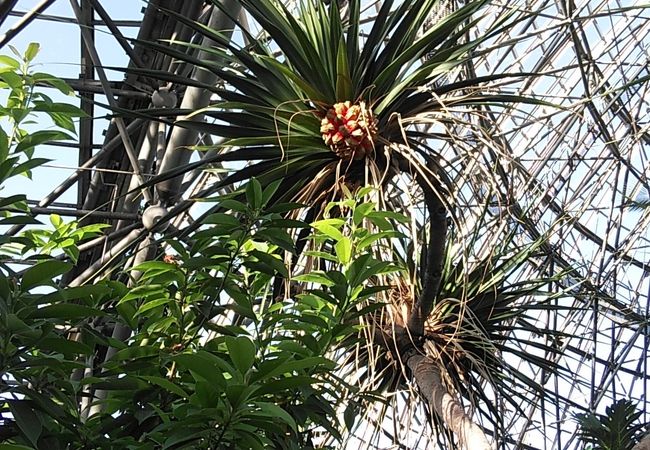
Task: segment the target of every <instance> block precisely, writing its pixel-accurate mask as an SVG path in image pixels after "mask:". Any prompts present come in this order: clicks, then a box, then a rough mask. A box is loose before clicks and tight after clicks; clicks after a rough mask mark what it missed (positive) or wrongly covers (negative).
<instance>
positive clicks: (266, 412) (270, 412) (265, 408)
mask: <svg viewBox="0 0 650 450" xmlns="http://www.w3.org/2000/svg"><path fill="white" fill-rule="evenodd" d="M253 408H257V410H255V409H253V410H252V411H250V412H249V413H248V414H254V415H256V416H263V417H269V418H271V419H278V420H280V421H282V422H284V423H286V424H287V425H289V427H291V429H292V430H293V431H294V432H297V431H298V427H297V425H296V421H295V420H294V419H293V417H291V416H290V415H289V413H288V412H286V411H285V410H284V409H282V408H280V407H279V406H278V405H274V404H273V403H268V402H253Z"/></svg>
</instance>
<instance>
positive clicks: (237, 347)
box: [226, 336, 256, 375]
mask: <svg viewBox="0 0 650 450" xmlns="http://www.w3.org/2000/svg"><path fill="white" fill-rule="evenodd" d="M226 347H228V354H229V355H230V359H231V360H232V362H233V364H234V365H235V367H236V368H237V370H238V371H239V373H241V374H242V375H245V374H246V372H248V371H249V370H250V368H251V367H253V363H254V362H255V352H256V349H255V344H254V343H253V341H251V340H250V339H248V338H247V337H243V336H238V337H233V336H226Z"/></svg>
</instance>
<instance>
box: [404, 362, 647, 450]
mask: <svg viewBox="0 0 650 450" xmlns="http://www.w3.org/2000/svg"><path fill="white" fill-rule="evenodd" d="M407 364H408V366H409V368H410V369H411V372H412V374H413V379H414V380H415V382H416V384H417V385H418V388H419V389H420V392H421V393H422V395H423V396H424V397H425V398H426V399H427V401H428V402H429V406H430V407H431V409H432V410H433V411H434V412H435V414H437V415H438V417H439V418H440V419H442V421H443V422H444V423H445V425H447V427H449V429H450V430H452V431H453V432H454V433H455V434H456V436H457V437H458V440H459V442H460V445H461V447H462V448H464V449H466V450H492V446H491V445H490V443H489V442H488V440H487V437H486V436H485V433H484V432H483V430H482V429H481V427H479V426H478V425H477V424H475V423H474V422H472V420H471V419H470V418H469V417H468V416H467V414H465V410H464V409H463V407H462V405H461V404H460V403H459V402H458V400H456V398H454V396H453V395H451V394H450V393H449V392H448V391H447V389H446V388H445V385H444V384H443V382H442V378H441V376H440V371H439V369H438V367H437V366H436V363H435V362H434V361H432V360H431V359H429V358H427V357H425V356H422V355H419V354H416V355H414V356H411V357H410V358H409V359H408V361H407ZM635 450H641V449H635Z"/></svg>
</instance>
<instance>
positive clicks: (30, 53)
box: [25, 42, 41, 62]
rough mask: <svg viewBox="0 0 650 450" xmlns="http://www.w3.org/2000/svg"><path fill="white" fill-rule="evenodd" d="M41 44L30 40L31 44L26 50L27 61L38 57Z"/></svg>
mask: <svg viewBox="0 0 650 450" xmlns="http://www.w3.org/2000/svg"><path fill="white" fill-rule="evenodd" d="M40 49H41V46H40V44H38V43H36V42H30V43H29V45H28V46H27V50H25V61H27V62H31V61H33V60H34V58H36V55H38V52H39V51H40Z"/></svg>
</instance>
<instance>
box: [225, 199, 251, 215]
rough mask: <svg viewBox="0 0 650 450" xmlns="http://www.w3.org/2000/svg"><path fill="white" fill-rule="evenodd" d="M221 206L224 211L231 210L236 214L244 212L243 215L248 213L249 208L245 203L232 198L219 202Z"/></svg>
mask: <svg viewBox="0 0 650 450" xmlns="http://www.w3.org/2000/svg"><path fill="white" fill-rule="evenodd" d="M219 206H221V207H222V208H224V209H230V210H232V211H236V212H242V213H245V212H248V206H246V204H245V203H242V202H240V201H237V200H233V199H230V198H228V199H225V200H222V201H221V202H219Z"/></svg>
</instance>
